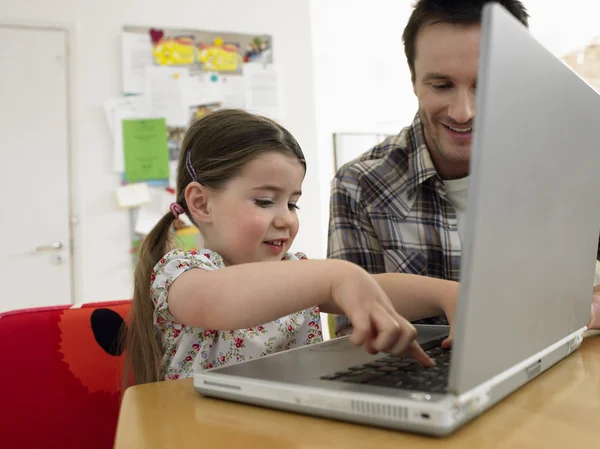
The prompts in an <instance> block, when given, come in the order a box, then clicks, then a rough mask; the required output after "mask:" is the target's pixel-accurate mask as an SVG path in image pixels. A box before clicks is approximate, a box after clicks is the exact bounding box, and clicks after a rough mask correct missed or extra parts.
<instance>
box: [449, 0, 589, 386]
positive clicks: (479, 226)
mask: <svg viewBox="0 0 600 449" xmlns="http://www.w3.org/2000/svg"><path fill="white" fill-rule="evenodd" d="M481 36H482V37H481V48H480V60H479V81H478V92H477V98H476V111H477V115H476V118H475V123H474V140H473V150H472V156H471V176H470V179H469V200H468V201H469V202H468V213H467V220H466V223H465V234H466V236H467V238H466V242H464V246H463V260H462V268H461V273H462V285H461V293H460V300H459V306H458V313H457V322H456V339H455V347H454V348H455V349H454V354H453V358H452V368H451V372H450V382H449V386H450V391H453V392H455V393H458V394H461V393H464V392H466V391H468V390H470V389H471V388H473V387H474V386H476V385H479V384H480V383H482V382H484V381H486V380H488V379H490V378H491V377H493V376H494V375H496V374H499V373H501V372H503V371H504V370H506V369H508V368H510V367H512V366H514V365H515V364H517V363H519V362H521V361H523V360H524V359H526V358H528V357H530V356H532V355H533V354H535V353H537V352H539V351H541V350H543V349H545V348H546V347H548V346H549V345H551V344H553V343H556V342H557V341H559V340H561V339H563V338H565V337H566V336H567V335H570V334H571V333H573V332H575V331H576V330H578V329H581V328H582V327H584V326H585V325H586V324H587V322H588V320H589V315H590V303H591V293H592V284H593V279H594V261H595V259H596V249H597V243H598V233H599V231H600V207H598V206H599V203H600V200H599V198H598V197H599V195H600V148H599V145H600V121H599V120H600V96H599V95H598V94H597V93H596V92H595V91H594V90H593V89H592V88H591V87H589V86H588V85H587V84H586V83H585V82H584V81H583V80H581V79H580V78H579V77H578V76H577V75H576V74H575V73H574V72H573V71H572V70H571V69H569V68H568V67H567V66H566V65H564V64H563V63H562V62H561V61H559V60H558V59H557V58H555V57H554V56H552V55H551V54H550V53H549V52H548V51H547V50H546V49H545V48H544V47H542V45H541V44H539V43H538V42H537V41H536V40H535V39H534V38H533V37H532V36H531V35H530V34H529V31H528V30H527V29H526V28H525V27H524V26H523V25H522V24H521V23H520V22H518V21H517V20H516V19H515V18H514V17H513V16H512V15H510V14H509V13H508V12H507V11H506V10H505V9H503V8H502V7H500V6H499V5H498V4H488V5H487V6H486V7H485V8H484V10H483V18H482V31H481Z"/></svg>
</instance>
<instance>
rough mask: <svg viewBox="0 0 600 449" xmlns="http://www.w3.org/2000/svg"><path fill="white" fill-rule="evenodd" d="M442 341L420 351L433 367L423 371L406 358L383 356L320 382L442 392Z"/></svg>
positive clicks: (446, 363)
mask: <svg viewBox="0 0 600 449" xmlns="http://www.w3.org/2000/svg"><path fill="white" fill-rule="evenodd" d="M442 341H443V339H440V340H434V341H432V342H428V344H427V345H426V346H425V345H423V349H425V348H426V347H429V349H425V352H426V353H427V354H428V355H429V357H431V358H432V359H433V360H434V361H435V363H436V365H435V366H433V367H431V368H425V367H424V366H422V365H421V364H419V363H418V362H416V361H415V360H413V359H411V358H408V357H396V356H391V355H388V356H385V357H382V358H380V359H377V360H374V361H372V362H369V363H365V364H364V365H357V366H351V367H350V368H348V369H347V370H346V371H339V372H336V373H333V374H330V375H327V376H322V377H321V379H323V380H332V381H336V382H350V383H356V384H367V385H374V386H379V387H388V388H402V389H406V390H419V391H425V392H428V393H445V392H446V388H447V386H448V374H449V372H450V354H451V351H450V350H448V349H442V348H441V346H440V344H441V343H442Z"/></svg>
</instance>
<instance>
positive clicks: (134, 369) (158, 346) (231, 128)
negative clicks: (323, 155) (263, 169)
mask: <svg viewBox="0 0 600 449" xmlns="http://www.w3.org/2000/svg"><path fill="white" fill-rule="evenodd" d="M265 152H279V153H283V154H287V155H290V156H293V157H296V158H297V159H298V160H299V161H300V162H301V163H302V165H303V167H304V169H305V170H306V163H305V161H304V155H303V154H302V150H301V149H300V146H299V145H298V142H296V139H294V137H293V136H292V135H291V134H290V133H289V132H288V131H287V130H286V129H285V128H283V127H282V126H280V125H278V124H277V123H275V122H273V121H272V120H269V119H267V118H264V117H260V116H257V115H253V114H249V113H247V112H244V111H241V110H236V109H225V110H220V111H216V112H213V113H210V114H209V115H207V116H205V117H204V118H202V119H200V120H198V121H197V122H195V123H193V124H192V125H191V126H190V128H189V129H188V131H187V133H186V135H185V138H184V139H183V143H182V146H181V152H180V155H179V165H178V168H177V192H176V198H177V199H176V202H177V203H179V204H180V205H181V206H182V207H183V208H184V210H185V212H186V214H187V216H188V217H189V218H190V219H191V220H192V221H193V217H191V215H190V214H189V210H188V207H187V204H186V203H185V196H184V195H185V189H186V187H187V185H188V184H189V183H190V182H193V178H192V174H191V173H190V171H189V170H188V169H187V168H186V160H187V159H186V158H187V157H188V153H189V157H190V162H191V166H192V167H191V170H193V172H194V174H195V176H196V177H197V180H198V182H200V183H201V184H202V185H205V186H208V187H211V188H213V189H220V188H223V187H224V184H225V183H226V182H227V181H228V180H230V179H231V178H232V177H234V176H236V175H237V174H238V173H239V172H240V170H241V169H242V167H243V166H244V165H245V164H246V163H247V162H249V161H250V160H251V159H253V158H256V157H257V156H259V155H260V154H262V153H265ZM173 220H174V217H173V214H171V212H168V213H166V214H165V215H164V216H163V217H162V218H161V220H160V221H159V222H158V223H157V224H156V226H154V228H153V229H152V231H150V233H149V234H148V235H147V236H146V237H145V239H144V242H143V244H142V247H141V250H140V256H139V259H138V262H137V265H136V267H135V273H134V291H133V304H132V307H131V311H130V323H129V326H128V329H124V332H123V333H122V341H123V342H124V344H125V369H124V371H123V373H124V374H123V388H122V391H123V392H124V391H125V389H126V388H127V387H128V386H129V385H130V383H131V382H133V383H136V384H142V383H148V382H156V381H158V380H161V361H162V358H163V348H162V342H161V340H160V336H159V335H157V333H156V332H155V329H154V304H153V302H152V300H151V298H150V287H151V280H150V277H151V274H152V270H153V269H154V267H155V266H156V264H157V263H158V262H159V261H160V259H161V258H162V257H163V256H164V255H165V254H166V253H167V252H168V250H169V249H170V246H171V245H172V243H173V242H172V239H171V227H172V224H173Z"/></svg>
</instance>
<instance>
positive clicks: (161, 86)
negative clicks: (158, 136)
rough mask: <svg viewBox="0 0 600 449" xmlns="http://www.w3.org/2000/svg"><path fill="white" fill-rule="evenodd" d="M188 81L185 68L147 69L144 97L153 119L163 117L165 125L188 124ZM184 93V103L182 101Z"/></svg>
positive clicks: (153, 67)
mask: <svg viewBox="0 0 600 449" xmlns="http://www.w3.org/2000/svg"><path fill="white" fill-rule="evenodd" d="M188 79H189V73H188V69H187V68H185V67H157V66H152V67H147V68H146V93H145V97H146V98H147V100H148V104H149V105H150V108H151V110H152V114H153V115H154V116H155V117H164V118H165V119H166V120H167V125H169V126H175V127H184V126H186V125H187V122H188V110H187V109H188V104H189V100H188V98H187V97H188V96H189V95H190V93H188V92H187V90H186V85H187V80H188ZM184 92H185V101H184Z"/></svg>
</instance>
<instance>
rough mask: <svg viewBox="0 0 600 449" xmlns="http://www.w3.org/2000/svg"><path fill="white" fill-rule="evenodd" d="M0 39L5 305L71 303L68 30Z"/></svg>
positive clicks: (0, 297) (15, 32) (1, 32)
mask: <svg viewBox="0 0 600 449" xmlns="http://www.w3.org/2000/svg"><path fill="white" fill-rule="evenodd" d="M0 42H3V44H2V45H0V169H1V170H2V171H1V173H0V211H1V212H0V214H1V217H2V218H1V219H0V285H2V293H1V294H0V312H2V311H6V310H13V309H20V308H27V307H34V306H44V305H54V304H70V303H71V248H70V247H71V244H70V240H71V239H70V227H69V223H70V219H69V212H70V198H69V197H70V194H69V192H70V191H69V139H68V124H67V64H68V58H67V55H68V53H67V34H66V32H65V31H61V30H50V29H38V28H20V27H12V26H4V25H0Z"/></svg>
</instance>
